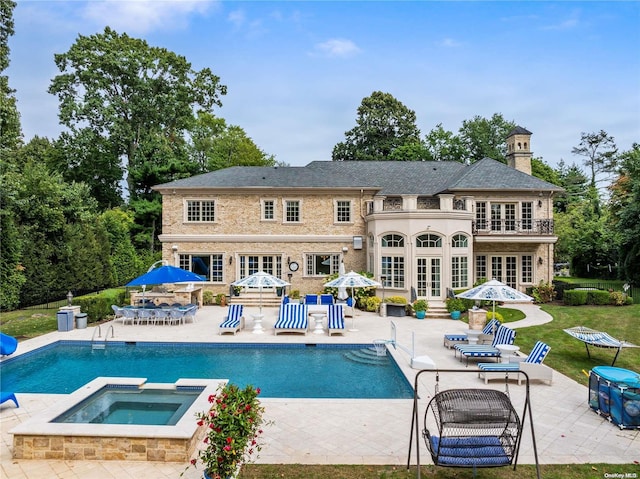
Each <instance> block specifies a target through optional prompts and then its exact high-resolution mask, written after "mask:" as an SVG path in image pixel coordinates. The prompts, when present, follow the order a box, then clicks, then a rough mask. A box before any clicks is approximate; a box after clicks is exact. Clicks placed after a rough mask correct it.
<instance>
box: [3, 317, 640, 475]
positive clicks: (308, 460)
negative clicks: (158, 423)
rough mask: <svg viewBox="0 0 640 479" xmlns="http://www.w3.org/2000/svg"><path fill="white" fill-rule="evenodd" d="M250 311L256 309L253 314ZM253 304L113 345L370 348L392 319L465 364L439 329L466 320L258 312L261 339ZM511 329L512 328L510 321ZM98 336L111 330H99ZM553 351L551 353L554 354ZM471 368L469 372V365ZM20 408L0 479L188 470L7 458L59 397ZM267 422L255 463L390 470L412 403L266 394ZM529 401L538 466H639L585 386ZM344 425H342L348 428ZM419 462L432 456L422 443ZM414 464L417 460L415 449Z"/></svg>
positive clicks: (637, 445)
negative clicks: (327, 326)
mask: <svg viewBox="0 0 640 479" xmlns="http://www.w3.org/2000/svg"><path fill="white" fill-rule="evenodd" d="M514 307H517V308H519V309H523V310H524V311H525V313H526V314H527V318H526V319H525V320H523V321H522V322H521V325H520V326H523V327H524V326H526V325H530V324H540V323H541V322H545V321H548V320H549V318H548V317H547V316H546V315H545V314H544V313H541V312H540V310H539V309H538V307H537V306H534V305H517V306H514ZM254 309H255V310H254ZM257 313H258V308H257V307H256V308H245V317H247V318H248V321H247V326H246V329H245V330H244V331H242V332H240V333H238V334H237V335H236V336H232V335H224V336H220V335H218V324H219V323H220V322H221V321H222V317H223V316H224V315H225V314H226V308H220V307H216V306H207V307H205V308H203V309H200V310H199V311H198V313H197V321H196V322H195V323H187V324H184V325H180V326H178V327H169V326H160V325H158V326H153V325H141V326H130V325H121V324H115V325H114V331H115V339H116V340H119V341H127V340H130V341H145V340H149V341H187V342H190V341H194V342H196V341H197V342H201V341H211V342H229V343H231V342H247V343H251V342H261V343H288V342H301V343H318V342H328V343H373V340H374V339H388V338H389V337H390V321H391V320H393V321H394V322H395V324H396V325H397V341H398V343H399V344H400V345H403V346H405V347H407V346H409V345H410V344H411V338H412V332H413V333H415V343H416V352H415V353H416V356H422V355H429V356H430V357H431V358H432V359H433V360H434V361H435V363H436V365H437V366H438V367H439V368H441V369H459V368H464V363H461V362H460V361H458V359H456V358H454V354H453V352H452V351H451V350H449V349H446V348H444V347H443V345H442V338H443V334H444V333H445V332H457V331H463V330H465V329H466V328H467V325H466V324H465V323H462V322H459V321H452V320H416V319H415V318H410V317H404V318H382V317H380V316H378V315H377V314H373V313H365V312H362V311H358V312H357V315H356V317H355V325H356V328H357V329H358V331H351V332H350V331H346V332H345V334H344V335H343V336H331V337H329V336H328V335H326V334H325V335H316V334H310V333H309V334H307V335H306V336H303V335H278V336H275V335H274V334H273V324H274V322H275V319H276V314H277V310H276V309H274V308H263V314H264V316H265V317H264V320H263V326H264V327H265V329H266V331H265V334H263V335H259V336H258V335H254V334H252V332H251V327H252V320H251V319H250V318H251V317H252V314H257ZM512 324H514V325H515V326H518V325H516V324H515V323H512ZM101 328H102V333H103V334H104V333H105V332H106V330H107V328H108V325H102V326H101ZM93 333H94V327H88V328H87V329H80V330H77V329H76V330H73V331H69V332H53V333H50V334H47V335H44V336H41V337H38V338H34V339H32V340H29V341H25V342H22V343H20V345H19V347H18V353H20V354H22V353H25V352H27V351H29V350H31V349H35V348H37V347H39V346H41V345H43V344H47V343H49V342H52V341H55V340H57V339H78V340H80V339H82V340H90V339H91V337H92V335H93ZM516 343H517V339H516ZM391 354H393V355H394V357H395V358H396V361H397V362H398V364H399V366H400V367H401V369H402V371H403V372H404V373H405V374H406V375H407V377H408V379H409V380H410V382H411V383H413V379H414V376H415V373H416V371H415V370H413V369H411V368H410V367H409V356H408V355H407V354H406V353H405V352H404V351H402V350H401V349H397V350H395V351H394V350H393V348H391ZM551 354H553V351H552V352H551ZM474 367H475V366H474V365H470V366H469V368H474ZM433 376H435V375H431V374H424V375H423V376H422V377H423V378H424V381H423V382H424V383H421V386H420V390H421V392H423V393H425V392H428V393H429V395H425V397H422V398H421V400H420V408H421V409H420V414H422V413H423V411H424V408H425V407H426V404H427V402H428V400H429V399H430V394H433V388H434V377H433ZM465 386H466V387H483V386H484V384H483V381H482V380H480V379H478V378H477V377H476V375H474V374H459V375H453V376H449V377H447V376H445V375H444V374H443V375H442V377H441V378H440V388H441V390H442V389H445V388H450V387H465ZM489 387H492V388H495V389H499V390H503V389H504V384H503V383H501V382H500V381H496V382H493V383H492V384H490V386H489ZM509 392H510V395H511V398H512V401H513V403H514V405H515V407H516V410H517V411H518V414H521V411H522V407H521V404H522V401H523V398H524V386H518V385H517V384H514V383H513V382H511V383H510V384H509ZM18 399H19V401H20V406H21V407H20V408H14V407H13V406H12V405H9V404H8V403H5V404H4V405H3V406H2V408H1V409H0V428H1V436H2V444H1V447H0V462H1V464H2V466H1V467H2V469H1V470H2V474H1V475H2V477H10V478H12V479H14V478H15V479H23V478H24V479H40V478H42V479H44V478H47V479H49V478H55V477H58V478H65V479H68V478H84V477H92V478H104V479H115V478H116V477H117V478H120V479H122V478H125V479H126V478H131V479H133V478H135V479H138V478H140V477H154V478H165V477H166V478H177V477H179V475H180V473H182V472H183V470H184V468H185V466H186V464H182V463H154V462H133V461H129V462H126V461H62V460H13V459H12V456H11V450H12V447H13V446H12V436H11V435H10V434H8V431H9V430H11V429H12V428H13V427H14V426H16V425H17V424H19V423H21V422H22V421H25V420H26V419H28V418H29V417H31V415H33V414H35V413H36V412H40V411H41V410H42V409H43V408H47V407H48V406H49V405H50V404H52V403H53V402H55V401H56V396H55V395H36V394H18ZM262 401H263V404H264V405H265V407H266V410H267V413H266V418H267V419H270V420H273V424H272V425H270V426H268V427H266V428H265V434H264V440H265V446H264V448H263V450H262V451H261V453H260V457H259V459H258V460H257V462H258V463H285V464H286V463H290V464H292V463H301V464H396V465H400V466H401V465H404V464H405V463H406V459H407V451H408V445H409V434H410V432H411V411H412V400H354V399H349V400H341V399H274V398H263V399H262ZM531 401H532V411H533V417H534V427H535V433H536V438H537V448H538V456H539V460H540V463H542V464H572V463H576V464H577V463H586V462H602V463H610V464H632V463H633V462H634V461H640V453H639V452H638V451H640V431H629V430H622V431H621V430H620V429H618V428H617V427H616V426H614V425H612V424H611V423H609V422H608V421H607V420H606V419H604V418H602V417H600V416H598V415H596V414H595V413H594V412H593V411H592V410H591V409H589V407H588V405H587V388H586V387H585V386H582V385H579V384H577V383H576V382H575V381H573V380H571V379H569V378H567V377H565V376H563V375H561V374H558V373H557V372H555V373H554V378H553V385H552V386H548V385H545V384H538V383H534V384H532V386H531ZM346 424H348V425H349V426H348V427H345V425H346ZM420 455H421V462H422V463H423V464H424V463H429V461H430V458H429V456H428V453H427V451H426V448H425V447H424V444H423V443H421V444H420ZM411 462H412V463H414V462H415V445H414V455H413V457H412V461H411ZM518 462H519V463H520V464H532V463H533V462H534V458H533V450H532V443H531V434H530V428H529V425H528V422H525V432H524V435H523V443H522V447H521V451H520V457H519V461H518ZM184 477H185V478H187V479H196V478H200V477H201V472H200V471H198V470H195V469H190V470H188V471H187V472H186V473H185V475H184Z"/></svg>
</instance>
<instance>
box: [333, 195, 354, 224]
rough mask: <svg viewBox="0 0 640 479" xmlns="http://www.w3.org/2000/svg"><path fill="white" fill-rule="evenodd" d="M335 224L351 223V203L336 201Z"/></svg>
mask: <svg viewBox="0 0 640 479" xmlns="http://www.w3.org/2000/svg"><path fill="white" fill-rule="evenodd" d="M336 222H338V223H351V201H349V200H339V201H336Z"/></svg>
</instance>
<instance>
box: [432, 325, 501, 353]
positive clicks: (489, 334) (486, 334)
mask: <svg viewBox="0 0 640 479" xmlns="http://www.w3.org/2000/svg"><path fill="white" fill-rule="evenodd" d="M499 327H500V321H498V320H497V319H495V318H494V319H492V320H491V321H489V322H488V323H487V324H485V326H484V328H482V334H481V335H480V336H479V337H478V344H485V343H488V344H491V342H492V341H493V333H494V332H495V331H494V328H495V329H498V328H499ZM467 343H468V338H467V333H459V334H445V335H444V347H445V348H449V349H451V348H452V347H453V346H455V345H456V344H467Z"/></svg>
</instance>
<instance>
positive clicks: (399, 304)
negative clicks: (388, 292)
mask: <svg viewBox="0 0 640 479" xmlns="http://www.w3.org/2000/svg"><path fill="white" fill-rule="evenodd" d="M384 302H385V303H386V307H387V316H406V315H407V298H405V297H403V296H389V297H388V298H385V300H384Z"/></svg>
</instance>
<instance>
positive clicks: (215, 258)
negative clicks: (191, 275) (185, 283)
mask: <svg viewBox="0 0 640 479" xmlns="http://www.w3.org/2000/svg"><path fill="white" fill-rule="evenodd" d="M194 256H196V257H199V258H202V257H208V258H209V260H208V261H207V262H208V264H207V265H206V266H207V267H208V268H209V272H208V273H207V279H206V280H205V281H206V282H208V283H224V260H225V254H224V253H180V254H179V255H178V262H179V265H180V267H181V268H182V269H184V270H187V271H191V272H195V273H198V272H197V271H193V269H194V268H193V257H194Z"/></svg>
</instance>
